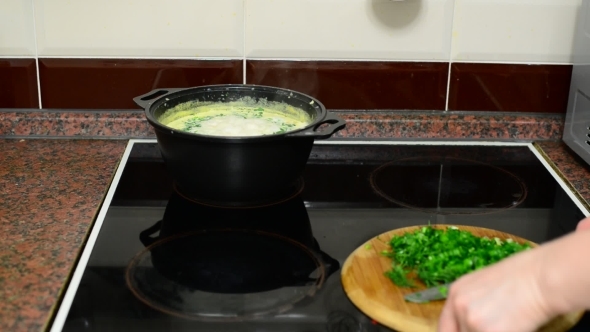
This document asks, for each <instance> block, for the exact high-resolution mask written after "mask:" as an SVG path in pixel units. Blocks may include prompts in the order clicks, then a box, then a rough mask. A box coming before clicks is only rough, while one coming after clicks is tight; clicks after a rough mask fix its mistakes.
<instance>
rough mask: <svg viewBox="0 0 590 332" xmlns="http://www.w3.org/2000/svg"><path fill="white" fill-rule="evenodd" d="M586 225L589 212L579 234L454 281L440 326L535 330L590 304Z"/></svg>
mask: <svg viewBox="0 0 590 332" xmlns="http://www.w3.org/2000/svg"><path fill="white" fill-rule="evenodd" d="M586 230H590V218H586V219H584V220H582V221H580V223H578V226H577V229H576V233H575V234H570V235H567V236H564V237H563V238H560V239H558V240H555V241H552V242H550V243H548V244H545V245H542V246H539V247H537V248H535V249H533V250H528V251H525V252H522V253H519V254H516V255H514V256H512V257H509V258H506V259H504V260H502V261H501V262H499V263H497V264H494V265H491V266H488V267H486V268H484V269H482V270H479V271H476V272H473V273H470V274H468V275H465V276H463V277H462V278H460V279H459V280H457V281H456V282H454V283H453V285H452V286H451V288H450V290H449V296H448V298H447V300H446V303H445V306H444V308H443V311H442V314H441V317H440V320H439V326H438V331H439V332H530V331H535V330H537V329H538V328H539V327H540V326H542V325H543V324H545V323H546V322H548V321H549V320H550V319H552V318H553V317H555V316H557V315H558V314H561V313H565V312H568V311H573V310H578V309H580V308H583V307H589V306H590V303H585V302H588V300H585V298H584V296H585V295H586V294H590V277H588V276H589V275H590V264H588V263H587V262H586V260H584V261H583V263H581V262H580V263H577V261H576V256H577V255H578V254H579V253H580V252H588V251H589V250H590V242H589V240H590V232H586ZM578 259H579V257H578ZM562 285H563V286H562ZM570 288H571V289H570ZM581 298H584V299H583V300H582V299H581ZM583 301H585V302H583Z"/></svg>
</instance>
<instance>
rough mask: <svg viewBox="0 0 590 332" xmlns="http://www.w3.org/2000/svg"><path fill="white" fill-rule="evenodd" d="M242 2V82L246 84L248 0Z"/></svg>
mask: <svg viewBox="0 0 590 332" xmlns="http://www.w3.org/2000/svg"><path fill="white" fill-rule="evenodd" d="M242 4H243V6H244V8H243V10H242V13H243V15H244V17H243V20H244V25H243V27H242V30H243V31H242V36H243V37H242V59H243V60H242V83H243V84H246V16H247V15H246V12H247V10H246V7H247V6H248V0H243V2H242Z"/></svg>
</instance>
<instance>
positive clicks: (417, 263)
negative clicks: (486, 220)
mask: <svg viewBox="0 0 590 332" xmlns="http://www.w3.org/2000/svg"><path fill="white" fill-rule="evenodd" d="M389 245H390V247H391V251H384V252H383V253H382V254H383V255H385V256H387V257H389V258H391V259H392V268H391V270H389V271H387V272H386V273H385V275H386V276H387V277H389V278H390V279H391V280H392V281H393V282H394V283H395V284H396V285H398V286H400V287H414V286H416V284H415V279H414V278H411V277H410V276H416V277H417V278H418V279H419V280H420V281H422V282H423V283H424V284H426V286H428V287H432V286H436V285H440V284H443V283H448V282H452V281H455V280H456V279H458V278H459V277H461V276H462V275H464V274H467V273H469V272H472V271H475V270H477V269H480V268H482V267H484V266H487V265H490V264H493V263H495V262H498V261H500V260H501V259H504V258H506V257H508V256H510V255H512V254H514V253H517V252H520V251H523V250H527V249H529V248H531V245H530V244H529V243H525V244H519V243H516V242H514V241H513V240H512V239H507V240H505V241H502V240H500V239H498V238H493V239H490V238H488V237H477V236H475V235H473V234H472V233H471V232H469V231H465V230H459V229H457V228H456V227H448V228H446V229H437V228H434V227H431V226H424V227H421V228H420V229H418V230H416V231H414V232H412V233H405V234H403V235H395V236H394V237H393V238H392V239H391V240H390V242H389Z"/></svg>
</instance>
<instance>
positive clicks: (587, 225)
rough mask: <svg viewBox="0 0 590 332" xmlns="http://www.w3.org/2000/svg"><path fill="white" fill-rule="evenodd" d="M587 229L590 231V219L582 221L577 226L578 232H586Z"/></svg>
mask: <svg viewBox="0 0 590 332" xmlns="http://www.w3.org/2000/svg"><path fill="white" fill-rule="evenodd" d="M587 229H590V217H587V218H584V219H582V220H580V222H578V225H577V226H576V231H584V230H587Z"/></svg>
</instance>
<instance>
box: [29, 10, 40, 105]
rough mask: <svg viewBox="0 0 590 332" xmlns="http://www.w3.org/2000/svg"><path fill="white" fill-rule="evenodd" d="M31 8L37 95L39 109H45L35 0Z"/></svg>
mask: <svg viewBox="0 0 590 332" xmlns="http://www.w3.org/2000/svg"><path fill="white" fill-rule="evenodd" d="M31 8H32V9H33V36H34V39H35V66H36V67H37V68H35V69H36V70H35V72H37V97H38V98H39V109H43V103H42V100H41V73H40V71H41V70H40V67H39V47H38V45H37V16H36V15H35V0H31Z"/></svg>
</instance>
